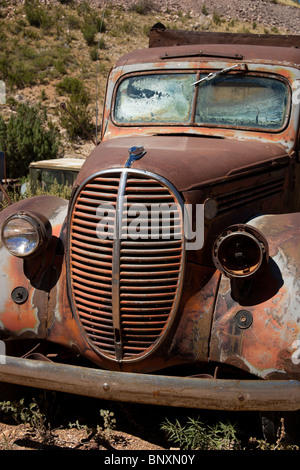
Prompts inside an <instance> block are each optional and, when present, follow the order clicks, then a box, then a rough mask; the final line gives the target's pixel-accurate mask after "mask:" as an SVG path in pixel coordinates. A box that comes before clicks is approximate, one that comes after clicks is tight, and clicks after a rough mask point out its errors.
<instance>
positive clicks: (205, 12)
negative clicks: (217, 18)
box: [201, 3, 208, 16]
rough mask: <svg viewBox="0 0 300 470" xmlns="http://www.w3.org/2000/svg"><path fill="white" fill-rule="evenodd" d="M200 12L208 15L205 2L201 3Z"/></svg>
mask: <svg viewBox="0 0 300 470" xmlns="http://www.w3.org/2000/svg"><path fill="white" fill-rule="evenodd" d="M201 13H202V14H203V15H205V16H207V15H208V11H207V8H206V5H205V3H203V5H202V9H201Z"/></svg>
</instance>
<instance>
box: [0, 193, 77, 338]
mask: <svg viewBox="0 0 300 470" xmlns="http://www.w3.org/2000/svg"><path fill="white" fill-rule="evenodd" d="M67 208H68V201H66V200H64V199H61V198H58V197H54V196H36V197H33V198H29V199H24V200H22V201H19V202H17V203H15V204H12V205H11V206H9V207H8V208H7V209H4V210H3V211H2V212H1V213H0V230H1V228H2V224H3V222H4V220H5V219H6V218H7V217H8V216H9V215H11V214H14V213H16V212H18V211H21V210H22V211H26V210H28V211H34V212H37V213H42V214H43V215H44V216H46V217H47V218H48V220H49V221H50V223H51V226H52V238H51V241H50V244H49V246H48V248H47V250H46V251H45V252H43V253H41V255H39V256H37V257H35V258H33V259H30V260H24V261H23V260H22V259H20V258H17V257H15V256H12V255H11V254H10V253H9V252H8V251H7V250H6V248H5V247H4V246H3V244H2V242H1V241H0V277H1V289H0V335H1V337H3V338H9V337H22V338H24V337H39V338H44V337H45V335H46V331H47V323H48V318H47V303H48V295H49V291H50V290H51V287H52V284H53V283H55V282H56V280H57V278H58V277H59V272H58V270H57V266H55V265H54V258H55V255H56V253H57V251H58V250H59V246H60V243H59V240H60V239H59V236H60V232H61V228H62V224H63V222H64V220H65V218H66V215H67ZM18 287H22V288H24V289H25V292H27V297H26V298H24V301H21V302H20V303H16V302H15V301H13V299H12V292H13V291H14V289H16V288H18Z"/></svg>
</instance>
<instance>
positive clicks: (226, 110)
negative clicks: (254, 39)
mask: <svg viewBox="0 0 300 470" xmlns="http://www.w3.org/2000/svg"><path fill="white" fill-rule="evenodd" d="M207 75H208V74H201V75H200V77H199V75H197V74H196V73H162V74H149V75H138V76H135V77H132V76H131V77H127V78H125V79H124V80H122V82H121V83H120V85H119V87H118V90H117V95H116V102H115V111H114V119H115V121H116V122H117V123H118V124H120V125H122V124H126V125H135V124H146V125H147V124H157V125H164V124H166V125H170V124H182V125H190V126H193V125H194V126H195V125H203V126H205V125H209V126H223V127H237V128H251V129H269V130H279V129H281V128H282V127H283V126H284V124H285V121H286V119H287V109H288V96H289V92H288V88H287V86H286V84H285V83H284V82H282V81H280V80H278V79H275V78H269V77H262V76H260V77H255V76H253V75H247V74H234V75H233V74H227V75H221V76H216V77H214V78H212V79H211V80H208V81H203V82H202V83H199V84H198V85H196V86H191V85H192V84H193V83H194V82H195V81H196V80H199V79H202V78H204V77H205V76H207ZM195 93H196V97H197V98H196V106H193V103H194V100H195Z"/></svg>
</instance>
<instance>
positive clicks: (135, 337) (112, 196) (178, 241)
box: [67, 168, 185, 362]
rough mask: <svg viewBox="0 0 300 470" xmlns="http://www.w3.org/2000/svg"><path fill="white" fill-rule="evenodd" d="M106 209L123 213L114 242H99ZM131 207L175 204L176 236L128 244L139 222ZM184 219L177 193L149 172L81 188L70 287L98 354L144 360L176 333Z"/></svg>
mask: <svg viewBox="0 0 300 470" xmlns="http://www.w3.org/2000/svg"><path fill="white" fill-rule="evenodd" d="M103 202H108V203H109V204H111V205H112V206H113V207H114V208H115V209H114V211H113V213H112V214H111V218H112V224H113V228H114V235H115V236H114V239H113V240H101V241H100V240H99V239H98V238H97V237H96V226H97V223H98V221H99V217H98V218H97V215H96V211H97V207H98V206H99V205H100V204H101V203H103ZM125 202H126V204H127V205H130V204H131V203H132V202H133V203H134V204H139V203H140V204H143V206H146V207H150V206H151V204H157V203H161V204H163V203H167V204H173V205H174V207H175V208H176V210H174V215H173V218H172V221H171V222H170V232H171V235H172V236H171V237H170V238H169V239H164V238H162V233H161V227H159V226H158V227H157V230H156V231H154V232H153V234H152V235H154V236H155V238H154V239H150V240H148V239H143V238H140V239H138V240H131V239H130V238H123V237H122V234H123V233H124V230H125V229H126V231H127V230H128V226H129V225H128V224H130V220H131V219H130V217H128V214H127V212H126V214H125V209H124V208H125V207H126V206H124V203H125ZM183 214H184V208H183V201H182V199H181V197H180V195H179V193H178V192H177V190H176V189H175V188H174V187H173V186H172V185H171V184H170V183H169V182H168V181H166V180H165V179H164V178H161V177H160V176H158V175H155V174H153V173H150V172H146V171H141V170H134V169H131V168H130V169H124V168H122V169H116V170H115V169H114V170H106V171H102V172H100V173H97V174H96V175H93V176H92V177H91V178H89V179H88V180H86V181H85V182H84V183H83V184H82V185H81V187H80V188H78V190H77V192H76V194H75V197H74V200H73V202H72V205H71V211H70V224H69V236H68V243H69V257H68V260H67V263H68V271H69V284H68V285H69V293H70V300H71V303H72V308H73V311H74V314H75V317H76V318H77V320H78V323H79V325H80V327H81V329H82V332H83V334H84V336H85V337H86V339H87V341H88V342H89V344H90V345H91V347H92V348H93V349H94V350H96V352H97V353H98V354H100V355H102V356H104V357H105V358H108V359H110V360H113V361H117V362H134V361H139V360H141V359H144V358H145V357H147V356H148V355H150V354H151V353H152V352H153V351H154V350H155V349H156V348H157V347H158V346H159V345H160V344H161V342H162V340H163V338H164V337H165V335H166V334H167V332H168V331H169V329H170V328H171V326H172V323H173V320H174V317H175V314H176V311H177V308H178V303H179V300H180V294H181V289H182V281H183V276H184V265H185V247H184V233H183V227H184V224H183ZM125 215H126V216H127V217H126V216H125ZM158 215H159V214H158ZM109 216H110V214H109ZM143 217H144V214H143V213H141V220H143ZM155 217H156V215H155V213H154V219H155ZM157 220H158V219H157ZM124 224H125V225H124ZM141 233H143V232H141ZM117 234H118V235H119V236H116V235H117ZM176 237H177V238H176Z"/></svg>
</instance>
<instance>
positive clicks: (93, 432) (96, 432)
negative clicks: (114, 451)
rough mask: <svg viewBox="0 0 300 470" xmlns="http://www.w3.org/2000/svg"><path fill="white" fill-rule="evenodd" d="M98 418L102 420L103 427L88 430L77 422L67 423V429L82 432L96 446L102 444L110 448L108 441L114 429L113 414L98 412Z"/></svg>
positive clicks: (105, 411)
mask: <svg viewBox="0 0 300 470" xmlns="http://www.w3.org/2000/svg"><path fill="white" fill-rule="evenodd" d="M100 416H101V418H102V420H103V425H102V426H101V425H97V426H96V427H94V428H90V427H88V426H87V425H85V424H80V423H79V421H78V420H76V421H75V423H69V428H75V429H78V430H80V431H84V432H85V433H86V434H87V435H88V438H87V439H88V440H90V439H94V441H96V442H97V443H98V444H100V443H101V444H104V445H106V446H108V447H109V446H110V440H111V437H112V433H113V430H114V429H115V427H116V419H115V418H114V413H113V412H112V411H109V410H102V409H101V410H100Z"/></svg>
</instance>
